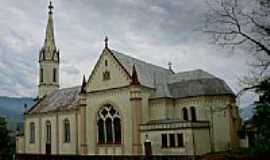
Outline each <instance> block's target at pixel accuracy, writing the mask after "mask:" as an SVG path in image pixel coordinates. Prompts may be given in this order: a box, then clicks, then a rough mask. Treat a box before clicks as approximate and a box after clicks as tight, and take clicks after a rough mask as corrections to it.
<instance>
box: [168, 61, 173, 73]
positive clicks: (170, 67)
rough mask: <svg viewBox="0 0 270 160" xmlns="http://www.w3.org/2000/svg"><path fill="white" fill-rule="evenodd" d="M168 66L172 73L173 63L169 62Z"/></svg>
mask: <svg viewBox="0 0 270 160" xmlns="http://www.w3.org/2000/svg"><path fill="white" fill-rule="evenodd" d="M168 66H169V70H171V71H172V62H169V63H168Z"/></svg>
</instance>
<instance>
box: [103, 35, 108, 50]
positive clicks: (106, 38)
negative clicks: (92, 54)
mask: <svg viewBox="0 0 270 160" xmlns="http://www.w3.org/2000/svg"><path fill="white" fill-rule="evenodd" d="M104 42H105V47H106V48H108V42H109V38H108V37H107V36H105V39H104Z"/></svg>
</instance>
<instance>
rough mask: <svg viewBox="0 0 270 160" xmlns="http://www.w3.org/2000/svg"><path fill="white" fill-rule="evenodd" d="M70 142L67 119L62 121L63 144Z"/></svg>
mask: <svg viewBox="0 0 270 160" xmlns="http://www.w3.org/2000/svg"><path fill="white" fill-rule="evenodd" d="M69 142H70V122H69V120H68V119H65V120H64V143H69Z"/></svg>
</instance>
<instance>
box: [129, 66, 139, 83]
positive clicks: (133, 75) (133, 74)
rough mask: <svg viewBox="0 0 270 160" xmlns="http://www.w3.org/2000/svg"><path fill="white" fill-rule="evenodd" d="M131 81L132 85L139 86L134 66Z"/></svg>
mask: <svg viewBox="0 0 270 160" xmlns="http://www.w3.org/2000/svg"><path fill="white" fill-rule="evenodd" d="M131 79H132V82H131V84H132V85H139V84H140V82H139V79H138V75H137V71H136V67H135V64H134V65H133V68H132V76H131Z"/></svg>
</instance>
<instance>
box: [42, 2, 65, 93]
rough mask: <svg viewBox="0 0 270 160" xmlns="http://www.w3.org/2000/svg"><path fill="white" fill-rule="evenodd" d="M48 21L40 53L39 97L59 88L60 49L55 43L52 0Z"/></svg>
mask: <svg viewBox="0 0 270 160" xmlns="http://www.w3.org/2000/svg"><path fill="white" fill-rule="evenodd" d="M48 9H49V11H48V23H47V27H46V33H45V40H44V43H43V46H42V47H41V50H40V53H39V64H40V73H39V74H40V78H39V90H38V97H43V96H45V95H48V94H49V93H51V92H53V91H55V90H57V89H58V88H59V62H60V55H59V50H58V49H57V47H56V44H55V37H54V23H53V9H54V6H53V4H52V2H51V1H50V3H49V6H48Z"/></svg>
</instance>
